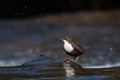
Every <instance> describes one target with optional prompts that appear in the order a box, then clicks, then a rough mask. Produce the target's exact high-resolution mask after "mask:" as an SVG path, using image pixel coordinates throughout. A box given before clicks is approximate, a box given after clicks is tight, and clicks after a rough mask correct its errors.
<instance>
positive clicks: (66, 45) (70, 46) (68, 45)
mask: <svg viewBox="0 0 120 80" xmlns="http://www.w3.org/2000/svg"><path fill="white" fill-rule="evenodd" d="M64 49H65V51H66V52H72V51H73V50H74V48H73V47H72V45H71V44H64Z"/></svg>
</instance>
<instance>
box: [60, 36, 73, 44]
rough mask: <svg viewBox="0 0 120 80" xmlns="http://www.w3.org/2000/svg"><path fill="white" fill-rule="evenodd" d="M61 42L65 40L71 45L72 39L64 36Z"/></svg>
mask: <svg viewBox="0 0 120 80" xmlns="http://www.w3.org/2000/svg"><path fill="white" fill-rule="evenodd" d="M61 40H66V41H68V42H69V43H73V39H72V38H70V37H69V36H65V37H63V38H62V39H61Z"/></svg>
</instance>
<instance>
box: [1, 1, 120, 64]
mask: <svg viewBox="0 0 120 80" xmlns="http://www.w3.org/2000/svg"><path fill="white" fill-rule="evenodd" d="M119 3H120V1H119V0H59V1H58V0H39V1H34V0H1V1H0V6H1V7H0V66H15V65H21V64H23V63H24V62H27V61H30V60H32V59H34V58H36V57H39V56H40V55H45V56H50V57H52V58H53V59H55V60H56V61H62V60H63V58H64V57H69V56H67V55H66V54H65V53H64V51H63V48H62V45H63V43H62V42H61V41H59V40H58V39H57V38H60V37H63V36H64V35H69V36H71V37H72V38H73V39H74V40H75V41H76V42H78V43H79V44H80V45H81V46H83V48H84V49H85V50H86V52H87V53H88V54H86V55H83V56H82V57H81V59H80V63H81V64H83V65H84V66H91V65H92V66H93V65H99V66H100V65H118V64H120V63H119V62H120V49H119V48H120V43H119V42H120V37H119V34H120V27H119V26H120V5H119Z"/></svg>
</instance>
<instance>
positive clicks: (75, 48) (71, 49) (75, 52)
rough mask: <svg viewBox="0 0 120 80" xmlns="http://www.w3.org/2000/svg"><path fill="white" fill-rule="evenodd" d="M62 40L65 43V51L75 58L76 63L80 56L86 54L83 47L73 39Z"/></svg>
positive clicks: (65, 38)
mask: <svg viewBox="0 0 120 80" xmlns="http://www.w3.org/2000/svg"><path fill="white" fill-rule="evenodd" d="M61 40H62V41H63V42H64V45H63V47H64V51H65V52H66V53H67V54H68V55H70V56H73V57H74V58H75V59H74V61H75V62H76V61H77V60H78V59H79V57H80V55H82V54H85V51H84V50H83V49H82V47H80V45H78V44H77V43H75V42H74V41H73V39H72V38H70V37H68V36H66V37H64V38H62V39H61Z"/></svg>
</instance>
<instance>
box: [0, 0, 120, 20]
mask: <svg viewBox="0 0 120 80" xmlns="http://www.w3.org/2000/svg"><path fill="white" fill-rule="evenodd" d="M119 3H120V1H119V0H1V1H0V18H23V17H29V16H35V15H46V14H51V13H58V12H75V11H95V10H102V11H106V10H118V9H119V8H120V6H119V5H120V4H119Z"/></svg>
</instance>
